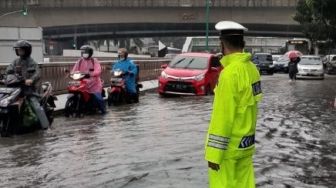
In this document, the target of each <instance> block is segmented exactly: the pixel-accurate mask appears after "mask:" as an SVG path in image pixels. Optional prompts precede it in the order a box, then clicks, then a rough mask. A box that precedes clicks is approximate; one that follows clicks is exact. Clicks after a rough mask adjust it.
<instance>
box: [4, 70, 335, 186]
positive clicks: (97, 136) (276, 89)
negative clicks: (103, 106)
mask: <svg viewBox="0 0 336 188" xmlns="http://www.w3.org/2000/svg"><path fill="white" fill-rule="evenodd" d="M263 91H264V94H265V97H264V100H263V102H262V103H261V104H260V113H259V121H258V128H257V135H256V137H257V138H256V139H257V153H256V155H255V157H254V158H255V160H254V164H255V171H256V179H257V187H265V188H267V187H272V188H274V187H275V188H278V187H279V188H281V187H286V188H290V187H312V188H313V187H314V188H315V187H328V188H329V187H331V188H332V187H336V155H335V152H336V109H335V108H333V107H332V105H333V104H332V103H333V102H334V99H335V97H336V77H335V76H334V77H330V76H329V77H327V78H326V79H325V80H324V81H308V80H299V81H297V82H296V83H288V79H287V76H286V75H275V76H264V77H263ZM140 100H141V101H140V103H139V104H135V105H125V106H120V107H111V108H109V112H108V114H107V115H106V116H103V117H101V116H98V115H97V116H87V117H86V118H84V119H71V118H70V119H69V118H68V119H67V118H63V117H58V118H56V119H55V123H54V125H53V128H52V129H50V130H48V131H46V132H38V133H33V134H28V135H23V136H15V137H13V138H1V139H0V187H113V188H181V187H183V188H204V187H207V178H208V177H207V167H206V162H205V161H204V159H203V152H204V139H205V134H206V131H207V127H208V122H209V119H210V113H211V106H212V100H213V97H212V96H205V97H178V98H160V97H158V95H157V94H156V93H155V92H146V93H145V95H143V96H142V97H141V99H140Z"/></svg>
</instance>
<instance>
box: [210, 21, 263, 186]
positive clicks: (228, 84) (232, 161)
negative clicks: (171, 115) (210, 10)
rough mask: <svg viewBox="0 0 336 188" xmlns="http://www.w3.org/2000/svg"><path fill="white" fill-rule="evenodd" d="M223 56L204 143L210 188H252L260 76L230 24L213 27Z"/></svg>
mask: <svg viewBox="0 0 336 188" xmlns="http://www.w3.org/2000/svg"><path fill="white" fill-rule="evenodd" d="M216 29H217V30H219V31H220V32H221V34H220V41H221V48H222V52H223V55H224V56H223V58H221V64H222V65H223V67H224V70H223V71H222V72H221V73H220V76H219V80H218V85H217V87H216V88H215V98H214V102H213V111H212V115H211V120H210V125H209V130H208V134H207V139H206V147H205V160H207V161H208V167H209V187H210V188H254V187H255V178H254V168H253V160H252V156H253V154H254V152H255V131H256V122H257V111H258V110H257V104H258V102H259V101H260V100H261V98H262V91H261V82H260V74H259V71H258V69H257V67H256V65H255V64H253V63H252V62H251V54H250V53H244V52H243V49H244V46H245V42H244V31H247V29H246V28H245V27H244V26H242V25H240V24H238V23H236V22H232V21H222V22H219V23H217V24H216Z"/></svg>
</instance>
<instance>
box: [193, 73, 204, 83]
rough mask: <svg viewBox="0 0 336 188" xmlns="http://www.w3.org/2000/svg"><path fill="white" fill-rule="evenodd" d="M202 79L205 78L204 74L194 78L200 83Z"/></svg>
mask: <svg viewBox="0 0 336 188" xmlns="http://www.w3.org/2000/svg"><path fill="white" fill-rule="evenodd" d="M204 77H205V73H202V74H200V75H197V76H195V80H197V81H200V80H203V79H204Z"/></svg>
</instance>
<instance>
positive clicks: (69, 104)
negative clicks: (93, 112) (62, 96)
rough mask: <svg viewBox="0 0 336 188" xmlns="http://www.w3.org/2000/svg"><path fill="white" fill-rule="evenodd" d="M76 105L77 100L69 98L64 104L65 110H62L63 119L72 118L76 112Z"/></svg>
mask: <svg viewBox="0 0 336 188" xmlns="http://www.w3.org/2000/svg"><path fill="white" fill-rule="evenodd" d="M76 105H77V100H76V99H75V97H74V96H73V97H70V98H69V99H68V100H67V101H66V103H65V108H64V115H65V117H70V116H72V115H73V114H74V113H75V111H76Z"/></svg>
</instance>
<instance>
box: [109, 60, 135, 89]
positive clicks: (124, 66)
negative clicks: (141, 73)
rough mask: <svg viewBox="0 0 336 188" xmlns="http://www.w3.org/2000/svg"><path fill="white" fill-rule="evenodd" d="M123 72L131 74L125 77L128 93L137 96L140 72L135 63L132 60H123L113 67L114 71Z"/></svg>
mask: <svg viewBox="0 0 336 188" xmlns="http://www.w3.org/2000/svg"><path fill="white" fill-rule="evenodd" d="M117 69H119V70H121V71H123V72H125V73H129V74H126V75H125V84H126V90H127V92H128V93H133V94H135V93H136V92H137V91H136V76H137V74H138V70H137V67H136V65H135V64H134V63H133V61H132V60H131V59H122V60H118V62H117V63H115V64H113V65H112V70H117Z"/></svg>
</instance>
